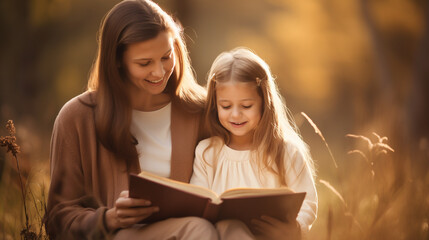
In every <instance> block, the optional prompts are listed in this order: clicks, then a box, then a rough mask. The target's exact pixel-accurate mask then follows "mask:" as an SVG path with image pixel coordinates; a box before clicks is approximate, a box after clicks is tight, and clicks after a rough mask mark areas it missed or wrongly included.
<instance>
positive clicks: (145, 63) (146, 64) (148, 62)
mask: <svg viewBox="0 0 429 240" xmlns="http://www.w3.org/2000/svg"><path fill="white" fill-rule="evenodd" d="M150 62H151V61H147V62H139V63H137V64H138V65H139V66H140V67H146V66H149V64H150Z"/></svg>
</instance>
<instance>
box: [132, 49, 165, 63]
mask: <svg viewBox="0 0 429 240" xmlns="http://www.w3.org/2000/svg"><path fill="white" fill-rule="evenodd" d="M172 50H173V49H171V48H170V49H168V51H167V52H165V53H164V54H163V56H165V55H168V54H169V53H170V52H171V51H172ZM134 60H146V61H147V60H152V58H136V59H134Z"/></svg>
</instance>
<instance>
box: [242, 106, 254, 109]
mask: <svg viewBox="0 0 429 240" xmlns="http://www.w3.org/2000/svg"><path fill="white" fill-rule="evenodd" d="M252 106H253V105H243V108H246V109H248V108H251V107H252Z"/></svg>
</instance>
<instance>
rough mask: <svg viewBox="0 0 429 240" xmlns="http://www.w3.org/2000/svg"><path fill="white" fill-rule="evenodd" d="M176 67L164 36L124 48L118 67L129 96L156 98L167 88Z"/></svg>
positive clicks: (172, 53)
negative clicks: (121, 72)
mask: <svg viewBox="0 0 429 240" xmlns="http://www.w3.org/2000/svg"><path fill="white" fill-rule="evenodd" d="M175 63H176V59H175V55H174V44H173V39H172V38H171V36H170V34H169V33H168V32H165V31H164V32H160V33H159V34H158V36H156V37H155V38H153V39H149V40H147V41H143V42H138V43H133V44H130V45H128V46H127V48H126V50H125V52H124V55H123V58H122V67H123V68H124V70H125V74H126V76H127V77H128V79H129V80H130V82H131V86H130V90H131V94H132V95H133V94H138V95H141V94H143V95H157V94H160V93H162V92H163V91H164V89H165V87H166V86H167V83H168V79H169V78H170V76H171V74H172V72H173V69H174V66H175Z"/></svg>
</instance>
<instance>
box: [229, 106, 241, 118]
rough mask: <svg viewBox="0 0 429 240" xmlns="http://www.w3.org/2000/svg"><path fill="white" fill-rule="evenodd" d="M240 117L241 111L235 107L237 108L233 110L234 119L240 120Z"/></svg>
mask: <svg viewBox="0 0 429 240" xmlns="http://www.w3.org/2000/svg"><path fill="white" fill-rule="evenodd" d="M240 115H241V111H240V109H239V108H237V107H235V108H233V109H232V113H231V116H232V117H233V118H238V117H240Z"/></svg>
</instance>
